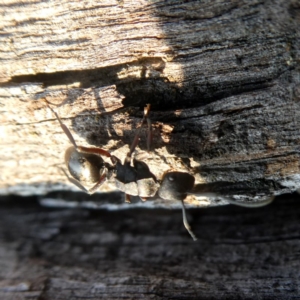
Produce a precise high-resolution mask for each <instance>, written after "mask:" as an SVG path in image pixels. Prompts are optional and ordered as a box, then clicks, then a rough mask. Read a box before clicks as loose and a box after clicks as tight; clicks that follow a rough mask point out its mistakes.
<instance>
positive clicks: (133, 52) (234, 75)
mask: <svg viewBox="0 0 300 300" xmlns="http://www.w3.org/2000/svg"><path fill="white" fill-rule="evenodd" d="M0 9H1V13H2V16H3V18H2V20H1V24H0V25H1V31H2V36H1V41H2V42H1V45H2V46H1V51H2V57H3V59H2V63H1V66H0V73H1V81H2V85H1V91H0V95H1V124H2V128H1V136H2V143H1V153H0V155H1V158H2V159H1V162H0V163H1V193H2V194H7V193H19V194H43V193H46V192H49V191H53V190H57V189H68V188H69V186H70V185H68V186H67V185H65V184H67V179H66V177H65V175H64V174H63V172H61V169H60V168H59V167H60V166H62V164H63V152H64V149H66V147H67V145H68V143H69V142H68V140H67V138H66V136H65V135H64V133H63V132H62V130H61V128H60V127H59V125H58V122H57V121H56V120H55V117H54V116H53V114H52V112H51V111H50V110H49V109H48V108H47V106H46V105H45V100H47V101H49V102H50V103H54V104H57V105H59V107H57V112H58V114H59V115H60V116H61V118H62V119H63V122H64V123H65V124H66V125H67V126H68V127H69V128H70V129H71V130H72V132H73V134H74V137H75V139H76V141H77V143H78V144H83V145H86V144H89V145H94V146H98V147H102V148H104V149H107V150H109V151H111V152H112V153H113V154H115V155H117V156H119V157H120V158H124V156H125V155H126V153H127V151H128V145H129V144H130V143H131V141H132V139H133V136H134V133H135V128H136V127H137V126H138V124H139V123H140V121H141V116H142V107H143V106H144V105H145V104H146V103H150V104H151V109H152V114H151V118H152V121H153V128H154V140H153V145H152V147H153V151H152V154H151V156H150V157H148V158H147V159H146V163H147V164H149V166H150V169H151V170H152V172H153V173H154V174H155V175H156V176H157V177H158V178H161V176H162V174H163V173H164V172H165V171H166V170H168V169H171V168H175V169H177V170H181V171H187V172H189V173H192V174H193V175H194V176H195V178H196V189H195V191H202V190H205V191H209V192H211V191H214V192H217V193H218V194H223V195H231V196H237V198H236V199H241V200H243V199H244V200H245V199H246V200H247V199H248V200H249V201H252V200H251V199H253V198H255V196H256V195H257V196H258V198H257V199H259V198H260V197H264V196H270V195H272V194H282V193H285V192H290V191H293V190H295V189H297V188H299V186H300V182H299V178H300V177H299V173H300V172H299V150H298V148H299V146H298V145H299V140H300V139H299V137H300V135H299V130H298V128H299V122H300V118H299V111H300V110H299V99H300V92H299V91H300V90H299V81H300V79H299V78H300V77H299V49H300V47H299V40H300V39H299V30H298V28H299V23H300V22H299V19H300V13H299V12H300V9H299V3H298V1H283V0H281V1H280V0H278V1H254V0H253V1H230V2H229V1H228V2H226V1H225V2H221V3H214V2H210V1H206V2H188V3H182V2H181V1H172V2H160V1H157V2H148V1H138V2H137V3H136V2H135V1H132V2H128V1H115V2H113V1H101V2H100V4H99V3H98V2H93V1H91V2H88V3H86V2H84V3H82V2H77V1H76V2H68V1H66V2H61V1H51V2H44V1H40V2H39V1H34V2H31V1H27V2H26V1H25V2H22V3H19V2H9V1H7V2H4V3H3V4H1V7H0ZM132 107H133V108H132ZM143 137H144V135H142V139H141V142H140V148H141V149H142V150H145V148H146V147H145V140H144V139H143ZM61 183H64V185H62V184H61ZM74 189H76V188H74ZM112 189H115V187H113V186H112V183H111V185H109V184H108V185H106V186H104V187H103V189H102V191H110V190H112ZM238 196H239V197H238ZM198 200H199V199H198V198H196V199H195V198H193V199H192V200H190V203H191V204H193V205H196V204H199V201H198ZM204 202H205V201H204ZM207 204H209V202H207V201H206V202H205V203H204V204H203V205H207ZM201 205H202V204H201Z"/></svg>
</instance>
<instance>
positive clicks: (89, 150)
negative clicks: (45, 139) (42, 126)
mask: <svg viewBox="0 0 300 300" xmlns="http://www.w3.org/2000/svg"><path fill="white" fill-rule="evenodd" d="M47 105H48V104H47ZM48 107H49V108H50V109H51V111H52V112H53V113H54V114H55V116H56V118H57V120H58V121H59V124H60V127H61V128H62V130H63V131H64V133H65V134H66V136H67V137H68V139H69V141H70V142H71V143H72V144H73V146H74V147H75V148H76V150H77V151H78V152H81V153H91V154H96V155H100V156H106V157H111V154H110V153H109V152H108V151H106V150H104V149H101V148H89V147H83V146H77V144H76V142H75V140H74V138H73V136H72V134H71V132H70V130H69V129H68V127H67V126H66V125H65V124H64V123H63V122H62V120H61V118H60V117H59V115H58V114H57V112H55V111H54V110H53V109H52V108H51V107H50V106H49V105H48Z"/></svg>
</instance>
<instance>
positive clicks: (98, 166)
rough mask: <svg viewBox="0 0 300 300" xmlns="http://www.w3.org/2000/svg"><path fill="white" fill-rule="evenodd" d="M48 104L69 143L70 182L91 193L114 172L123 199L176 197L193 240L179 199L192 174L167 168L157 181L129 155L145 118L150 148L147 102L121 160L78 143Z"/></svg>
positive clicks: (136, 141)
mask: <svg viewBox="0 0 300 300" xmlns="http://www.w3.org/2000/svg"><path fill="white" fill-rule="evenodd" d="M47 105H48V104H47ZM48 107H49V108H50V109H51V111H52V112H53V113H54V114H55V116H56V118H57V120H58V121H59V123H60V126H61V128H62V130H63V131H64V133H65V134H66V136H67V137H68V139H69V141H70V142H71V143H72V145H73V146H71V147H70V148H68V149H67V150H66V152H65V163H66V165H67V168H68V170H69V173H70V174H71V176H72V177H70V176H68V174H66V175H67V177H68V179H69V181H70V182H72V183H73V184H75V185H76V186H77V187H78V188H80V189H81V190H83V191H85V192H87V193H89V194H93V193H94V192H96V190H98V189H99V188H100V187H101V185H102V184H103V183H104V182H105V181H106V180H107V179H110V178H111V177H113V176H114V177H115V184H116V187H117V188H118V189H119V190H121V191H122V192H124V193H125V200H126V202H130V196H139V197H140V198H141V199H142V200H143V201H144V200H146V199H147V198H151V197H154V196H156V195H157V196H159V197H160V198H162V199H164V200H178V201H180V202H181V205H182V216H183V224H184V226H185V228H186V229H187V231H188V232H189V234H190V235H191V237H192V238H193V240H194V241H196V240H197V238H196V236H195V235H194V233H193V232H192V230H191V227H190V225H189V223H188V221H187V218H186V213H185V206H184V202H183V201H184V199H185V198H186V196H187V194H188V192H189V191H190V190H191V189H192V188H193V186H194V183H195V178H194V176H192V175H191V174H189V173H185V172H175V171H168V172H165V173H164V174H163V177H162V179H161V181H158V180H157V179H156V177H155V175H154V174H153V173H152V172H151V171H150V169H149V167H148V165H147V164H146V163H145V162H143V161H140V160H137V159H135V158H132V154H133V152H134V150H135V148H136V146H137V145H138V142H139V138H140V129H141V127H142V126H143V124H144V123H145V121H147V124H148V138H147V148H148V151H149V150H150V142H151V137H152V128H151V120H150V118H149V112H150V104H147V105H146V107H145V108H144V115H143V119H142V122H141V126H140V128H138V129H137V132H136V134H135V137H134V139H133V142H132V144H131V147H130V151H129V152H128V153H127V155H126V158H125V161H124V163H122V162H121V160H120V159H119V158H117V157H116V156H114V155H111V154H110V153H109V152H108V151H106V150H104V149H101V148H95V147H83V146H78V145H77V144H76V142H75V140H74V138H73V136H72V134H71V132H70V130H69V129H68V127H67V126H66V125H65V124H63V122H62V121H61V119H60V117H59V115H58V114H57V113H56V112H55V111H54V110H53V109H52V108H51V107H50V106H49V105H48ZM102 157H108V158H109V159H110V161H111V163H107V162H104V160H103V158H102ZM90 184H93V186H92V188H90V189H86V188H85V187H84V185H90Z"/></svg>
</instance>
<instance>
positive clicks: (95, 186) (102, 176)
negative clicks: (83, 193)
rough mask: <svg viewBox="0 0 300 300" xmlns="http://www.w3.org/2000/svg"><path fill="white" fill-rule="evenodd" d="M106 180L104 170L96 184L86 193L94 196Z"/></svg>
mask: <svg viewBox="0 0 300 300" xmlns="http://www.w3.org/2000/svg"><path fill="white" fill-rule="evenodd" d="M106 179H107V173H106V170H105V171H104V172H103V174H102V175H101V176H100V179H99V180H98V182H96V184H95V185H94V186H93V187H92V188H90V189H89V190H88V193H89V194H90V195H91V194H94V193H95V192H96V190H98V189H99V187H100V186H101V185H102V184H103V183H104V182H105V181H106Z"/></svg>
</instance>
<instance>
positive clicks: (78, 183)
mask: <svg viewBox="0 0 300 300" xmlns="http://www.w3.org/2000/svg"><path fill="white" fill-rule="evenodd" d="M61 169H62V171H63V172H64V173H65V175H66V177H67V178H68V180H69V181H70V182H71V183H73V184H74V185H76V186H77V187H78V188H79V189H81V190H82V191H84V192H86V193H88V194H90V195H91V194H94V193H95V192H96V190H97V189H98V188H99V187H100V186H101V185H102V184H103V183H104V182H105V181H106V178H107V174H106V171H104V173H103V174H102V175H101V176H100V179H99V180H98V181H97V182H96V184H95V185H94V186H93V187H92V188H90V189H89V190H87V189H86V188H85V187H84V186H83V185H82V184H81V183H80V182H79V181H78V180H77V179H75V178H73V177H70V176H69V175H68V173H67V172H66V171H65V170H64V169H63V168H61Z"/></svg>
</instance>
